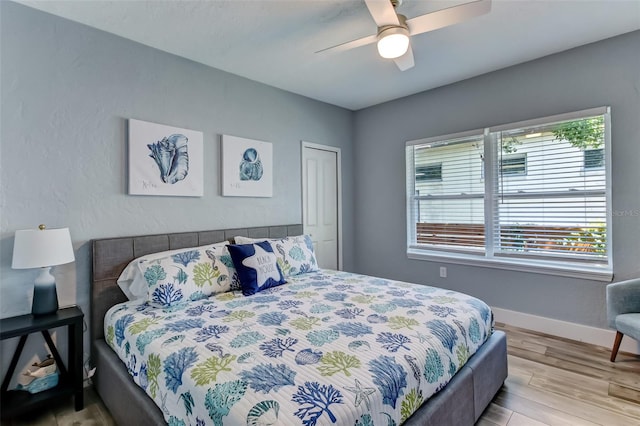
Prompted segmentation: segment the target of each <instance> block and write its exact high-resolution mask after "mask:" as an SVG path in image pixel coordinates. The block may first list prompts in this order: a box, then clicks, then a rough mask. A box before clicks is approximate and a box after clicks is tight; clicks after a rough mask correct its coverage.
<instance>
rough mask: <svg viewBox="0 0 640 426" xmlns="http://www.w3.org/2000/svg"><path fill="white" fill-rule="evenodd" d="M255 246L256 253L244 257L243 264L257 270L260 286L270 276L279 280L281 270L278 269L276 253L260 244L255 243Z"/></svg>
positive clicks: (257, 279)
mask: <svg viewBox="0 0 640 426" xmlns="http://www.w3.org/2000/svg"><path fill="white" fill-rule="evenodd" d="M254 247H255V250H256V252H255V254H254V255H253V256H249V257H247V258H246V259H244V260H243V261H242V264H243V265H244V266H246V267H248V268H252V269H255V270H256V281H257V282H258V286H263V285H264V284H265V283H266V282H267V281H268V280H269V278H272V279H273V280H274V281H279V280H280V271H278V266H277V263H276V262H277V258H276V255H275V254H274V253H273V252H269V251H266V250H265V249H263V248H262V247H260V246H259V245H258V244H256V245H254Z"/></svg>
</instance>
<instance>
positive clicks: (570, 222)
mask: <svg viewBox="0 0 640 426" xmlns="http://www.w3.org/2000/svg"><path fill="white" fill-rule="evenodd" d="M608 126H609V113H608V109H607V108H598V109H593V110H588V111H582V112H578V113H572V114H565V115H562V116H554V117H550V118H545V119H536V120H531V121H527V122H521V123H515V124H512V125H504V126H500V127H495V128H488V129H483V130H478V131H472V132H467V133H461V134H456V135H449V136H443V137H436V138H429V139H423V140H419V141H412V142H408V143H407V146H406V154H407V218H408V227H409V229H408V234H407V235H408V241H407V245H408V253H409V255H410V256H412V257H424V256H429V255H437V256H449V257H452V258H455V257H458V258H463V257H465V256H466V257H469V256H471V257H473V258H476V259H478V258H479V259H481V260H484V261H487V260H489V261H494V262H502V263H510V264H532V263H533V264H535V265H536V267H541V268H545V267H548V268H556V269H558V268H560V269H563V268H569V269H574V270H593V271H597V272H598V273H599V272H602V271H610V270H611V259H610V250H609V247H610V235H609V234H608V233H607V219H608V218H607V209H608V205H609V191H608V183H607V170H608V167H606V166H607V161H608V158H607V155H606V152H607V146H608V143H609V142H608V139H609V137H608V135H609V129H608ZM436 177H437V178H436Z"/></svg>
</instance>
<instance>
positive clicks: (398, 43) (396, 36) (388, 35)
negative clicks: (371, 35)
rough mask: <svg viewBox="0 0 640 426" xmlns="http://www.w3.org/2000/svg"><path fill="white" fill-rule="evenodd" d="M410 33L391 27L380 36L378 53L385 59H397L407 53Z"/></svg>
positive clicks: (403, 29) (400, 28)
mask: <svg viewBox="0 0 640 426" xmlns="http://www.w3.org/2000/svg"><path fill="white" fill-rule="evenodd" d="M408 49H409V31H408V30H407V29H405V28H402V27H391V28H387V29H385V30H383V31H381V32H380V33H379V34H378V53H379V54H380V56H382V57H383V58H387V59H395V58H399V57H400V56H402V55H404V54H405V53H407V50H408Z"/></svg>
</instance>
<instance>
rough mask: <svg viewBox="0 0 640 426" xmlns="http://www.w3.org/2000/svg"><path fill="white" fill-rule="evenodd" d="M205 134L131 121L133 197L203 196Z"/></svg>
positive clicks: (130, 160)
mask: <svg viewBox="0 0 640 426" xmlns="http://www.w3.org/2000/svg"><path fill="white" fill-rule="evenodd" d="M203 157H204V155H203V135H202V132H199V131H196V130H189V129H182V128H179V127H172V126H166V125H164V124H157V123H151V122H148V121H142V120H135V119H129V185H128V186H129V194H130V195H161V196H178V197H202V195H203V189H204V178H203V167H204V166H203V162H204V159H203Z"/></svg>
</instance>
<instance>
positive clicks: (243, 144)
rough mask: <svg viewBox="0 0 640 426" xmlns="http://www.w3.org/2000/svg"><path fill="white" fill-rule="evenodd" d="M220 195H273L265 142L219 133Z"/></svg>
mask: <svg viewBox="0 0 640 426" xmlns="http://www.w3.org/2000/svg"><path fill="white" fill-rule="evenodd" d="M222 195H224V196H229V197H271V196H273V152H272V146H271V144H270V143H269V142H263V141H257V140H253V139H245V138H239V137H237V136H229V135H222Z"/></svg>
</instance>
